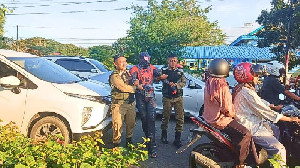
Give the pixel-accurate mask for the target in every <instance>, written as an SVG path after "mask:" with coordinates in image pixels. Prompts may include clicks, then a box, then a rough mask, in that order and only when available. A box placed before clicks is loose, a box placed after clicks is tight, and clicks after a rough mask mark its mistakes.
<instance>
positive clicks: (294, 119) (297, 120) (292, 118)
mask: <svg viewBox="0 0 300 168" xmlns="http://www.w3.org/2000/svg"><path fill="white" fill-rule="evenodd" d="M290 119H291V120H290V122H297V123H298V124H299V123H300V120H299V118H298V117H290Z"/></svg>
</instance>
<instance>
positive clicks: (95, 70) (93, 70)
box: [91, 69, 99, 73]
mask: <svg viewBox="0 0 300 168" xmlns="http://www.w3.org/2000/svg"><path fill="white" fill-rule="evenodd" d="M91 72H92V73H99V71H98V69H91Z"/></svg>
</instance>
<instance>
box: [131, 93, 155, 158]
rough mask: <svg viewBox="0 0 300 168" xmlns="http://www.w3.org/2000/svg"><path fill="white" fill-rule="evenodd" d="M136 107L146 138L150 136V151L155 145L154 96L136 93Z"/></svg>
mask: <svg viewBox="0 0 300 168" xmlns="http://www.w3.org/2000/svg"><path fill="white" fill-rule="evenodd" d="M135 98H136V107H137V109H138V111H139V114H140V117H141V120H142V128H143V131H144V133H145V136H146V137H147V138H150V142H149V144H148V151H149V152H152V151H153V148H154V145H155V118H156V112H155V108H156V104H155V98H154V97H145V96H144V95H143V94H139V93H136V94H135Z"/></svg>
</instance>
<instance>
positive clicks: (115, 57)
mask: <svg viewBox="0 0 300 168" xmlns="http://www.w3.org/2000/svg"><path fill="white" fill-rule="evenodd" d="M120 57H125V56H124V55H122V54H116V55H115V56H114V62H116V61H117V60H118V58H120Z"/></svg>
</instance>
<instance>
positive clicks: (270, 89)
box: [261, 61, 300, 106]
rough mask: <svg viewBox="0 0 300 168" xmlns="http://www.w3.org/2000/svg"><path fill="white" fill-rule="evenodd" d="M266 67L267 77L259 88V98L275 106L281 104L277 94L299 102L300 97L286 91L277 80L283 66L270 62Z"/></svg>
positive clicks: (276, 62) (282, 70)
mask: <svg viewBox="0 0 300 168" xmlns="http://www.w3.org/2000/svg"><path fill="white" fill-rule="evenodd" d="M266 66H267V73H268V74H269V75H268V76H267V77H266V78H265V79H264V82H263V86H262V88H261V98H262V99H264V100H266V101H268V102H269V103H271V104H274V105H275V106H278V105H280V104H282V103H281V101H280V99H279V94H284V95H286V96H288V97H289V98H291V99H294V100H296V101H300V97H298V96H297V95H295V94H294V93H292V92H290V91H289V90H286V89H285V87H284V86H283V85H281V83H280V81H279V79H278V78H279V77H282V76H283V74H284V72H285V69H284V65H283V64H282V63H280V62H278V61H270V62H268V63H267V65H266Z"/></svg>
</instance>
